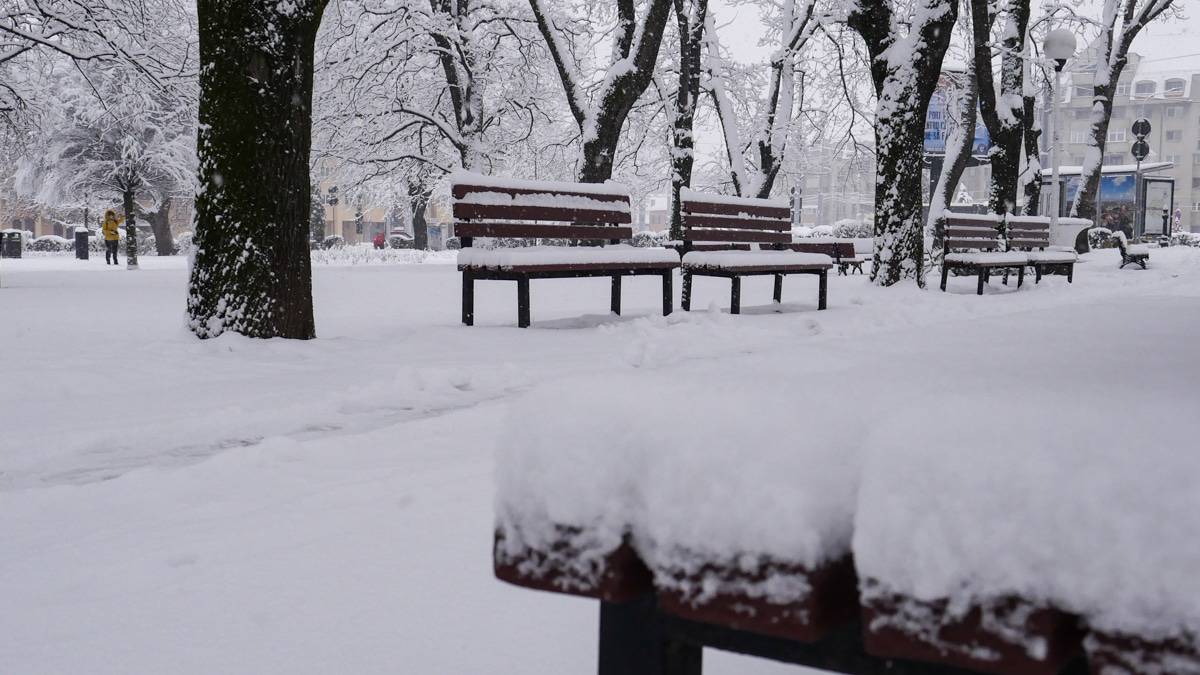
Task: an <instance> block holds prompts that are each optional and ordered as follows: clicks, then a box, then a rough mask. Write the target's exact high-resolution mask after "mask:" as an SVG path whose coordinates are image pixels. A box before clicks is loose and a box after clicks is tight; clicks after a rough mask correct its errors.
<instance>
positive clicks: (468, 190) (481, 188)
mask: <svg viewBox="0 0 1200 675" xmlns="http://www.w3.org/2000/svg"><path fill="white" fill-rule="evenodd" d="M451 193H452V194H453V195H454V198H455V199H464V198H465V197H467V196H468V195H472V194H488V193H492V194H502V195H508V196H510V197H520V196H524V195H553V196H556V197H558V196H562V197H584V198H586V199H594V200H596V201H600V202H614V203H615V204H621V203H624V204H626V205H627V204H629V195H626V194H618V193H604V192H586V191H576V190H546V189H539V188H516V187H495V186H488V185H471V184H469V183H458V184H455V185H454V186H453V187H452V188H451Z"/></svg>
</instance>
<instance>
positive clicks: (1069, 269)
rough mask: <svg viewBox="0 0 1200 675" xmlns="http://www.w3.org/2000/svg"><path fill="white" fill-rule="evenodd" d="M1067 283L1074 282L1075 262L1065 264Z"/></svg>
mask: <svg viewBox="0 0 1200 675" xmlns="http://www.w3.org/2000/svg"><path fill="white" fill-rule="evenodd" d="M1067 283H1068V284H1072V283H1075V263H1071V264H1070V265H1067Z"/></svg>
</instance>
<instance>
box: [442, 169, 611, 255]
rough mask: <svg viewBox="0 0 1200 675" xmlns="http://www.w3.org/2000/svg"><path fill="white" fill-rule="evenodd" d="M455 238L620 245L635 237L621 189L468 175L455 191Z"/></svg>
mask: <svg viewBox="0 0 1200 675" xmlns="http://www.w3.org/2000/svg"><path fill="white" fill-rule="evenodd" d="M451 195H452V196H453V198H454V206H453V210H454V233H455V235H457V236H458V237H460V238H462V239H463V240H464V242H463V244H464V245H470V240H469V238H470V237H517V238H529V239H541V238H562V239H576V240H585V241H605V240H607V241H611V242H614V243H615V242H617V241H619V240H621V239H628V238H630V237H632V236H633V228H632V227H630V226H629V224H630V223H632V222H633V218H632V213H631V210H630V204H629V194H628V193H627V192H626V191H625V190H624V188H621V187H613V186H610V185H592V184H583V183H549V182H540V181H519V180H511V179H494V178H490V177H484V176H472V175H466V176H463V177H461V178H458V179H456V180H455V181H454V182H453V184H452V186H451Z"/></svg>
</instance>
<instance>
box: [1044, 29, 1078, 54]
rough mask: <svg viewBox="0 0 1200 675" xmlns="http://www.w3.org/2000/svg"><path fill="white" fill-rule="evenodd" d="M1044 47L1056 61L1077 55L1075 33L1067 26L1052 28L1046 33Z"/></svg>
mask: <svg viewBox="0 0 1200 675" xmlns="http://www.w3.org/2000/svg"><path fill="white" fill-rule="evenodd" d="M1042 49H1044V50H1045V52H1046V56H1048V57H1050V58H1052V59H1054V60H1055V61H1066V60H1067V59H1069V58H1071V57H1072V56H1074V55H1075V34H1074V33H1072V32H1071V31H1069V30H1067V29H1066V28H1058V29H1055V30H1052V31H1050V32H1049V33H1047V34H1046V40H1045V41H1044V42H1043V43H1042Z"/></svg>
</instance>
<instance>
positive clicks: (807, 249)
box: [787, 241, 854, 260]
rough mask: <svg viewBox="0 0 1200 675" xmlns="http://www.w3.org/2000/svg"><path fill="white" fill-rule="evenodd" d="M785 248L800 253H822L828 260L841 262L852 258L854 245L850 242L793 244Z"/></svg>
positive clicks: (801, 242)
mask: <svg viewBox="0 0 1200 675" xmlns="http://www.w3.org/2000/svg"><path fill="white" fill-rule="evenodd" d="M787 248H789V249H791V250H793V251H797V252H800V253H824V254H825V255H827V256H829V257H830V258H834V259H835V260H841V259H844V258H853V257H854V244H852V243H850V242H844V243H843V242H803V241H800V242H794V243H791V244H788V245H787Z"/></svg>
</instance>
